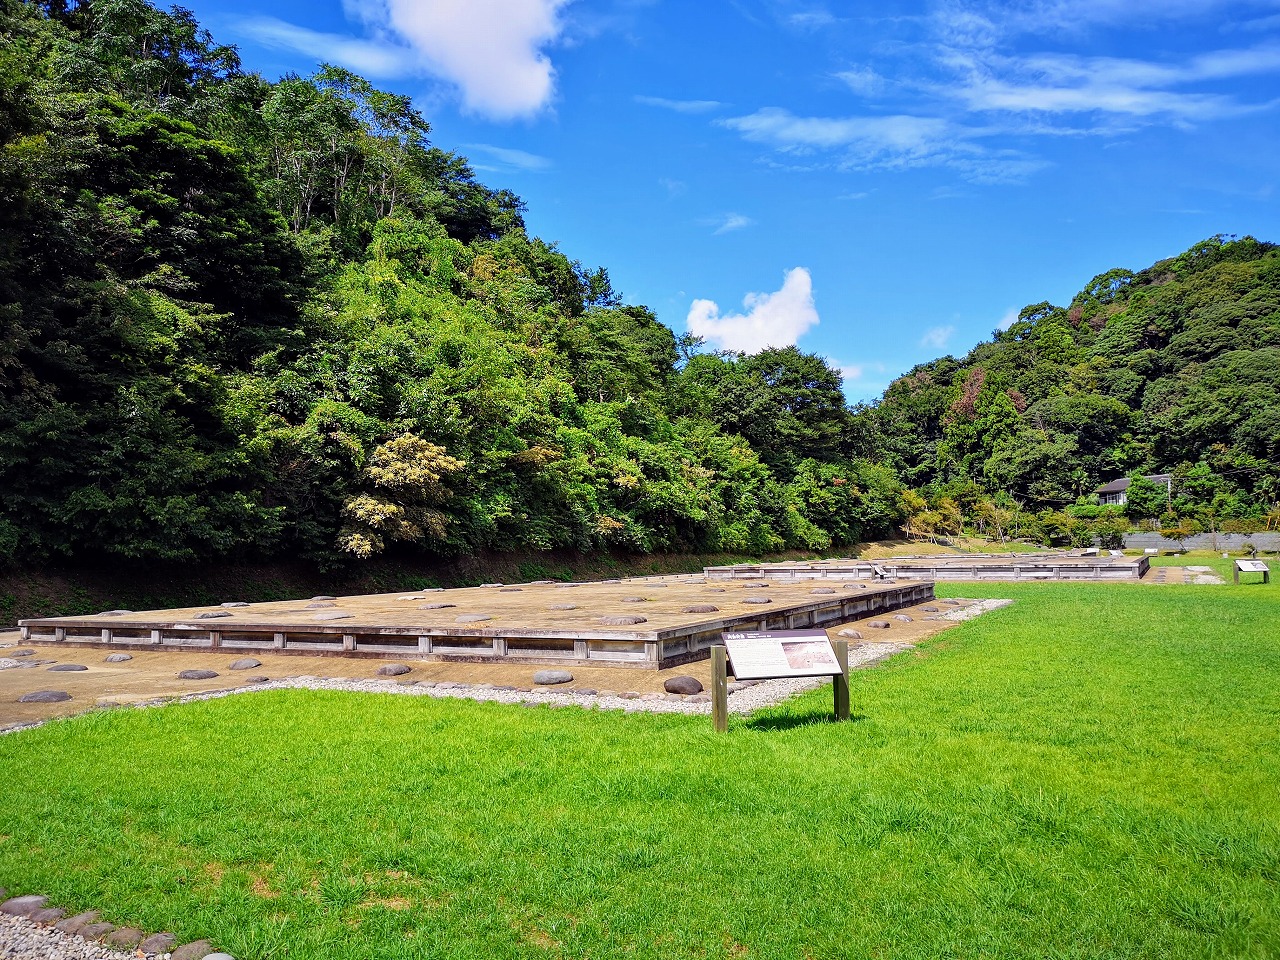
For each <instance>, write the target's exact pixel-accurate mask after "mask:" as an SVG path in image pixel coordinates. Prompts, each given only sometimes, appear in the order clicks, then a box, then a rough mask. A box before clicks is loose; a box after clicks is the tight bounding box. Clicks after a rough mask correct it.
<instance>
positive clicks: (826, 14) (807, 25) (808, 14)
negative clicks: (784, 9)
mask: <svg viewBox="0 0 1280 960" xmlns="http://www.w3.org/2000/svg"><path fill="white" fill-rule="evenodd" d="M785 22H786V23H787V24H788V25H789V26H792V27H798V28H799V29H801V30H823V29H825V28H827V27H833V26H835V25H836V24H837V23H841V22H842V18H840V17H837V16H836V15H835V14H833V13H832V12H831V11H830V10H826V9H823V8H822V7H815V8H813V9H812V10H799V11H797V12H795V13H792V14H788V15H787V17H786V21H785Z"/></svg>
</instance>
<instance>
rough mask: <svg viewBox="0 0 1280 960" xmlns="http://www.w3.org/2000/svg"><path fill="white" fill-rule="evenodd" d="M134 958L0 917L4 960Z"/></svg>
mask: <svg viewBox="0 0 1280 960" xmlns="http://www.w3.org/2000/svg"><path fill="white" fill-rule="evenodd" d="M137 956H138V954H137V953H136V952H135V951H130V952H128V953H125V952H123V951H120V950H112V949H110V948H109V947H104V946H103V945H102V944H100V943H95V942H94V941H92V940H86V939H85V938H84V937H81V936H77V935H75V934H70V933H63V932H62V931H61V930H55V929H53V927H51V926H49V927H46V926H45V925H44V924H41V923H36V922H35V921H34V920H28V919H27V918H26V917H11V916H9V915H7V914H0V957H2V958H4V960H51V958H57V960H136V958H137ZM149 956H155V954H150V955H149Z"/></svg>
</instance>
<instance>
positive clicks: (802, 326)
mask: <svg viewBox="0 0 1280 960" xmlns="http://www.w3.org/2000/svg"><path fill="white" fill-rule="evenodd" d="M742 305H743V307H745V308H746V312H745V313H728V314H724V315H721V313H720V307H719V306H718V305H717V304H716V303H715V301H713V300H694V301H693V305H692V306H691V307H690V308H689V315H688V317H687V320H686V322H687V324H688V327H689V332H690V333H692V334H694V336H698V337H704V338H705V339H707V340H709V341H711V342H712V343H714V344H716V345H717V346H719V347H721V348H722V349H725V350H737V351H741V352H742V353H757V352H759V351H761V350H763V349H765V348H766V347H788V346H791V345H792V344H794V343H795V342H796V341H797V340H798V339H799V338H800V337H801V336H803V335H804V334H805V332H806V331H808V330H809V329H810V328H811V327H815V326H817V324H818V322H819V321H818V310H817V308H816V307H815V306H814V302H813V280H812V278H811V277H810V276H809V271H808V270H807V269H805V268H804V267H796V268H794V269H792V270H788V271H787V272H786V274H785V276H784V278H783V281H782V287H781V289H779V290H777V291H775V292H773V293H749V294H747V295H746V296H745V297H744V298H743V300H742Z"/></svg>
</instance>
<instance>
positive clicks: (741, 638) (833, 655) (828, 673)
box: [711, 630, 849, 733]
mask: <svg viewBox="0 0 1280 960" xmlns="http://www.w3.org/2000/svg"><path fill="white" fill-rule="evenodd" d="M722 636H723V637H724V644H723V645H719V644H717V645H716V646H713V647H712V648H711V716H712V720H713V722H714V724H715V728H716V730H718V731H719V732H721V733H724V732H725V731H726V730H728V729H729V668H730V667H732V669H733V675H734V677H736V678H737V679H739V680H774V679H778V678H781V677H832V678H833V680H832V684H833V686H834V688H835V714H836V719H837V720H848V719H849V642H848V641H847V640H836V641H834V642H833V641H831V640H830V639H828V637H827V634H826V632H825V631H823V630H773V631H769V632H764V631H756V632H742V633H725V634H723V635H722Z"/></svg>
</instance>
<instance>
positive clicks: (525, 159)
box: [465, 143, 551, 171]
mask: <svg viewBox="0 0 1280 960" xmlns="http://www.w3.org/2000/svg"><path fill="white" fill-rule="evenodd" d="M465 148H466V149H467V150H479V151H480V152H481V153H485V154H488V155H489V156H491V157H493V158H494V159H495V160H497V161H499V162H500V163H502V164H504V165H506V166H507V167H514V168H515V169H517V170H531V171H536V170H546V169H547V168H548V167H550V166H551V161H550V160H549V159H548V158H547V157H540V156H538V155H537V154H536V153H528V152H527V151H524V150H513V149H511V148H509V147H495V146H493V145H491V144H488V143H468V144H465Z"/></svg>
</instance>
